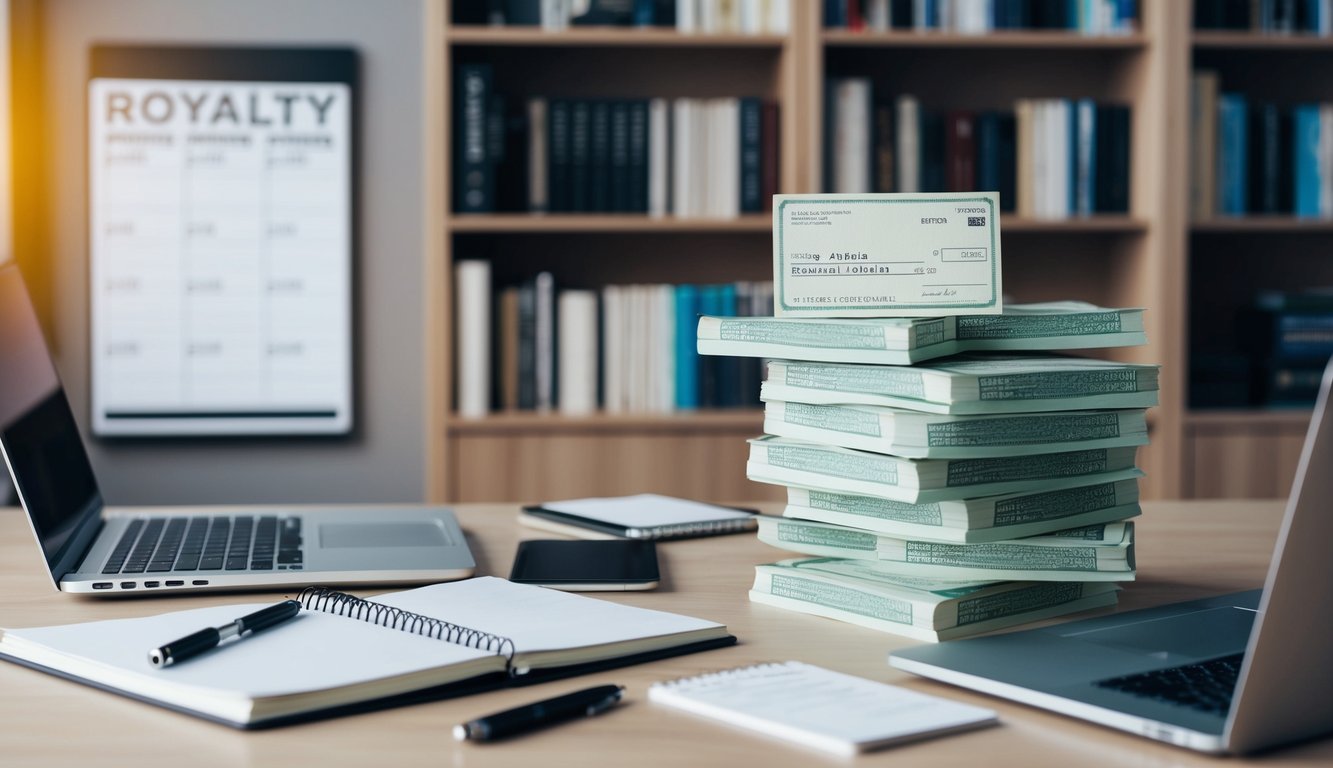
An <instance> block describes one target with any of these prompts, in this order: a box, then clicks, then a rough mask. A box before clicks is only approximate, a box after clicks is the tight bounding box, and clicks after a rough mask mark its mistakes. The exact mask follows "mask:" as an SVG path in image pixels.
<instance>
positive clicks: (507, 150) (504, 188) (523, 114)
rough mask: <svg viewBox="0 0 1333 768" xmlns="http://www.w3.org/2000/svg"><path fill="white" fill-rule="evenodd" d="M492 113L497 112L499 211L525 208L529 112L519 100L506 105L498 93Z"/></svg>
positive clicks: (497, 189)
mask: <svg viewBox="0 0 1333 768" xmlns="http://www.w3.org/2000/svg"><path fill="white" fill-rule="evenodd" d="M496 101H497V102H498V103H497V108H496V110H494V112H493V113H494V114H497V115H498V116H499V119H500V121H501V123H500V125H501V128H502V129H503V130H502V131H501V137H500V138H501V142H500V153H499V155H498V157H497V159H496V161H495V164H494V165H495V168H496V191H495V195H496V201H495V206H496V208H497V209H498V210H501V211H525V210H527V208H528V129H529V126H528V112H527V109H526V108H525V105H523V104H522V103H520V104H519V105H517V106H518V108H517V109H510V108H508V107H507V106H506V105H505V103H504V102H503V101H502V100H500V99H499V98H498V97H497V99H496Z"/></svg>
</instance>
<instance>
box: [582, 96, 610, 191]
mask: <svg viewBox="0 0 1333 768" xmlns="http://www.w3.org/2000/svg"><path fill="white" fill-rule="evenodd" d="M590 119H591V126H590V128H589V130H591V132H592V138H591V139H590V141H591V146H590V148H589V150H588V162H589V164H590V166H591V170H590V171H589V175H588V187H589V193H588V194H589V203H588V206H589V207H588V210H591V211H598V212H605V211H609V210H611V105H610V104H609V103H608V102H605V101H594V102H593V103H592V114H591V118H590Z"/></svg>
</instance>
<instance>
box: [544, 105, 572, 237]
mask: <svg viewBox="0 0 1333 768" xmlns="http://www.w3.org/2000/svg"><path fill="white" fill-rule="evenodd" d="M570 111H571V110H570V104H569V102H568V101H565V100H563V99H556V100H553V101H551V103H550V106H549V109H548V113H547V120H548V124H547V131H548V135H547V139H546V149H547V157H548V164H547V171H546V183H547V207H548V209H549V210H551V211H557V212H562V213H563V212H567V211H569V210H571V209H572V208H571V206H572V195H571V188H570V184H571V181H572V179H571V176H570V162H569V161H570V153H571V151H572V149H573V147H572V145H571V142H570V138H571V137H570Z"/></svg>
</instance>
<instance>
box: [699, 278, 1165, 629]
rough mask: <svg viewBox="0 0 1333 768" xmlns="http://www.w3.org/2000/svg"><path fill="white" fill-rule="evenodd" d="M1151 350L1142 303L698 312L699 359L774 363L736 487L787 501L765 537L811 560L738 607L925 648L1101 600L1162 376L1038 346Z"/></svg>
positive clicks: (762, 582)
mask: <svg viewBox="0 0 1333 768" xmlns="http://www.w3.org/2000/svg"><path fill="white" fill-rule="evenodd" d="M1144 342H1145V338H1144V334H1143V326H1142V311H1141V310H1137V309H1103V308H1100V307H1095V306H1092V305H1088V304H1082V303H1078V302H1061V303H1054V304H1043V305H1019V306H1010V307H1006V308H1005V312H1004V314H1002V315H976V316H957V317H942V318H938V317H937V318H876V319H814V320H797V319H785V318H772V317H765V318H714V317H704V318H702V319H701V321H700V324H699V329H698V343H699V351H700V353H702V354H720V355H738V356H744V357H767V358H778V359H776V360H773V361H772V362H770V363H769V365H768V378H767V380H766V381H765V382H764V383H763V385H762V387H761V392H760V394H761V398H762V399H763V401H764V403H765V419H764V431H765V432H767V433H768V434H766V435H765V436H763V437H760V438H757V439H755V440H753V441H751V449H750V460H749V463H748V464H747V475H748V476H749V478H750V479H751V480H756V481H758V482H763V483H772V484H776V485H782V486H786V487H787V489H788V497H787V507H786V509H785V510H784V512H783V515H782V517H780V518H777V517H770V518H766V519H764V520H762V521H761V523H760V529H759V537H760V539H761V540H762V541H764V542H766V543H768V544H771V545H773V546H775V547H779V548H781V549H785V550H789V551H791V552H795V553H800V554H802V555H806V556H807V557H802V558H797V559H789V560H784V561H782V562H778V563H773V564H770V565H761V566H758V568H757V569H756V576H755V583H754V588H753V590H752V591H751V592H750V596H751V599H752V600H754V601H755V602H761V603H767V604H770V605H775V606H779V607H783V608H787V609H790V610H794V611H800V612H803V613H810V614H815V615H819V616H826V617H829V618H835V619H840V620H843V621H848V622H852V623H855V624H860V625H863V626H868V627H872V628H875V629H879V630H883V631H886V632H893V633H896V634H902V635H907V636H909V637H913V638H917V639H922V640H932V641H933V640H942V639H949V638H955V637H963V636H967V635H973V634H978V633H981V632H986V631H989V630H993V629H998V628H1000V627H1008V626H1012V625H1015V624H1021V623H1026V622H1030V621H1035V620H1038V619H1043V618H1047V617H1051V616H1057V615H1061V614H1065V613H1072V612H1074V611H1079V610H1084V609H1087V608H1094V607H1100V606H1106V605H1113V604H1114V603H1115V602H1116V592H1117V587H1116V582H1120V581H1128V580H1131V579H1133V578H1134V524H1133V522H1131V520H1132V518H1134V517H1136V516H1137V515H1138V514H1139V512H1140V510H1139V504H1138V499H1139V494H1138V480H1137V478H1139V477H1140V476H1142V473H1141V472H1140V471H1139V470H1138V469H1137V468H1136V467H1135V466H1134V458H1135V452H1136V450H1137V447H1138V446H1141V445H1146V444H1147V442H1148V428H1147V422H1146V418H1145V409H1146V408H1148V407H1151V406H1153V405H1156V404H1157V366H1154V365H1143V364H1130V363H1119V362H1110V361H1104V360H1096V359H1083V358H1077V357H1069V356H1064V355H1058V354H1051V353H1050V350H1062V349H1088V348H1105V347H1116V346H1131V345H1138V344H1143V343H1144ZM945 356H951V357H945Z"/></svg>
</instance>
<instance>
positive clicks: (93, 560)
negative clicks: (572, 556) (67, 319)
mask: <svg viewBox="0 0 1333 768" xmlns="http://www.w3.org/2000/svg"><path fill="white" fill-rule="evenodd" d="M0 454H3V456H4V460H5V464H6V465H7V466H8V467H9V472H10V476H11V477H12V478H13V480H14V487H15V490H16V491H17V492H18V497H19V502H20V503H21V504H22V505H23V509H24V511H25V512H27V514H28V521H29V522H30V523H31V525H32V531H33V533H34V534H35V535H36V537H37V543H38V544H39V545H40V546H41V550H42V555H43V556H44V558H45V560H46V565H47V568H48V569H49V570H50V573H51V579H52V581H53V582H54V583H55V584H56V586H57V587H58V588H59V589H61V590H64V591H66V592H79V593H88V594H94V595H126V594H145V593H152V594H155V593H166V592H180V591H186V590H200V589H264V588H279V589H286V588H290V587H293V586H297V585H303V584H314V583H318V584H401V583H412V582H434V581H445V580H448V579H460V578H465V577H467V576H471V575H472V572H473V569H474V568H475V563H474V561H473V559H472V553H471V552H470V551H469V549H468V545H467V541H466V540H465V539H464V538H463V533H462V531H461V530H460V529H459V527H458V522H457V521H456V520H455V519H454V516H453V513H451V512H449V511H448V510H446V509H438V508H420V507H392V506H389V507H383V508H371V507H360V508H350V507H348V508H336V507H335V508H264V509H260V508H249V507H245V508H238V507H232V508H227V509H223V508H214V509H208V508H202V507H199V508H194V507H191V508H174V509H167V508H162V509H111V508H107V507H104V506H103V504H102V496H101V493H100V492H99V491H98V487H97V479H96V478H95V477H93V471H92V465H91V463H90V462H89V460H88V454H87V452H86V451H85V450H84V446H83V442H82V440H81V437H80V435H79V430H78V427H77V426H76V425H75V422H74V414H73V413H72V412H71V411H70V408H69V402H68V400H67V399H66V397H65V390H64V388H63V387H62V386H61V383H60V379H59V377H58V376H57V374H56V369H55V366H54V364H53V363H52V362H51V356H50V353H49V351H48V350H47V348H46V342H45V340H44V339H43V337H42V331H41V328H40V327H39V325H38V322H37V316H36V313H35V312H34V311H33V307H32V302H31V300H30V299H29V297H28V293H27V289H26V288H25V287H24V285H23V280H22V278H21V277H20V275H19V271H18V267H16V266H14V265H13V264H10V265H7V266H0Z"/></svg>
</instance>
